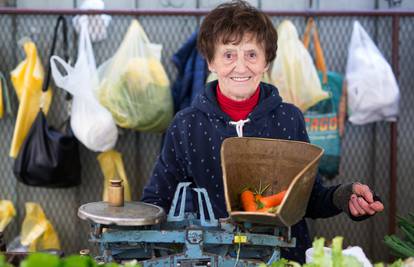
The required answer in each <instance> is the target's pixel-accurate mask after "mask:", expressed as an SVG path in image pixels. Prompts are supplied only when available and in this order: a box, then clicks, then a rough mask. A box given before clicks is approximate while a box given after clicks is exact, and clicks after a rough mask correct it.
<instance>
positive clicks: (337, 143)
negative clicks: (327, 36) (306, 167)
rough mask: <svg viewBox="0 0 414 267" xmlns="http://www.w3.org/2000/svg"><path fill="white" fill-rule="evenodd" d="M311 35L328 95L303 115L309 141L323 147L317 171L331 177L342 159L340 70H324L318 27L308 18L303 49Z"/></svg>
mask: <svg viewBox="0 0 414 267" xmlns="http://www.w3.org/2000/svg"><path fill="white" fill-rule="evenodd" d="M312 30H313V31H312ZM311 32H312V34H311ZM311 36H312V39H313V46H314V49H315V64H316V67H317V69H318V75H319V78H320V80H321V84H322V89H323V90H324V91H325V92H328V93H329V95H330V97H329V98H328V99H325V100H322V101H320V102H318V103H317V104H316V105H314V106H312V107H310V108H309V109H308V110H307V111H306V112H305V113H304V117H305V123H306V129H307V132H308V135H309V140H310V142H311V143H312V144H315V145H318V146H320V147H322V148H323V149H324V150H325V153H324V154H323V156H322V158H321V161H320V163H319V172H320V173H321V174H322V175H324V176H325V177H327V178H334V177H335V176H336V175H337V174H338V173H339V164H340V159H341V138H340V124H339V123H338V121H339V116H338V114H339V106H340V101H341V96H342V83H343V76H342V75H341V74H340V73H337V72H333V71H328V70H327V68H326V64H325V56H324V54H323V50H322V46H321V43H320V41H319V35H318V31H317V27H316V24H315V21H314V20H313V19H312V18H310V19H309V20H308V23H307V25H306V29H305V33H304V35H303V43H304V45H305V47H306V49H308V47H309V43H310V40H311ZM343 115H344V114H343Z"/></svg>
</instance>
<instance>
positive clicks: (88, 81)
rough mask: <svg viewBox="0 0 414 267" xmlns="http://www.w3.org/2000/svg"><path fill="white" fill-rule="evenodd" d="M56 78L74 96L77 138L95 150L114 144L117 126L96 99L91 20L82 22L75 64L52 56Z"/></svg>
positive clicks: (74, 127) (109, 147)
mask: <svg viewBox="0 0 414 267" xmlns="http://www.w3.org/2000/svg"><path fill="white" fill-rule="evenodd" d="M56 62H58V63H59V64H60V65H61V67H62V68H63V69H64V70H65V72H66V73H67V74H66V75H63V74H62V73H61V72H60V70H59V68H58V67H57V66H56ZM50 64H51V68H52V75H53V79H54V80H55V83H56V85H57V86H59V87H61V88H63V89H64V90H66V91H68V92H69V93H71V94H72V95H73V96H74V97H73V103H72V114H71V127H72V130H73V133H74V134H75V136H76V138H77V139H78V140H79V141H80V142H81V143H82V144H84V145H85V146H86V147H87V148H89V149H90V150H92V151H100V152H102V151H107V150H110V149H112V148H113V147H114V146H115V143H116V140H117V138H118V129H117V128H116V125H115V122H114V120H113V118H112V115H111V113H109V111H108V110H106V109H105V108H104V107H103V106H102V105H101V104H100V103H99V102H98V100H97V98H96V96H95V90H96V89H97V87H98V72H97V69H96V64H95V58H94V55H93V50H92V45H91V41H90V39H89V34H88V23H87V20H84V21H83V22H82V23H81V33H80V36H79V49H78V59H77V61H76V64H75V66H74V67H72V66H70V65H69V64H68V63H66V62H65V61H64V60H63V59H61V58H60V57H57V56H52V57H51V59H50Z"/></svg>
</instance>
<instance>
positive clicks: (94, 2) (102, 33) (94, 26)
mask: <svg viewBox="0 0 414 267" xmlns="http://www.w3.org/2000/svg"><path fill="white" fill-rule="evenodd" d="M79 8H80V9H87V10H88V9H89V10H90V9H94V10H104V9H105V3H104V1H103V0H84V1H83V2H82V3H81V4H80V7H79ZM83 19H87V20H88V25H89V28H88V31H89V35H90V38H91V41H92V42H99V41H102V40H105V39H106V38H107V37H108V30H107V28H108V26H109V23H110V22H111V19H112V18H111V16H109V15H106V14H102V15H77V16H75V17H74V18H73V20H72V23H73V27H74V28H75V30H76V32H77V33H80V29H81V23H80V22H81V20H83Z"/></svg>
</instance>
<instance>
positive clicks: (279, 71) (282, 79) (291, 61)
mask: <svg viewBox="0 0 414 267" xmlns="http://www.w3.org/2000/svg"><path fill="white" fill-rule="evenodd" d="M277 34H278V41H277V46H278V49H277V55H276V59H275V61H274V62H273V66H272V68H271V70H270V83H272V84H274V85H275V86H276V87H277V89H278V90H279V94H280V95H281V96H282V98H283V101H285V102H288V103H293V104H295V105H296V106H297V107H298V108H300V110H302V111H306V110H307V109H308V108H310V107H311V106H313V105H315V104H316V103H318V102H319V101H321V100H324V99H327V98H329V94H328V93H327V92H325V91H323V90H322V86H321V83H320V81H319V77H318V73H317V71H316V68H315V65H314V64H313V60H312V58H311V56H310V54H309V52H308V50H307V49H306V48H305V46H304V45H303V43H302V41H301V40H300V39H299V36H298V33H297V31H296V28H295V26H294V25H293V23H292V22H291V21H289V20H285V21H283V22H282V23H281V24H280V25H279V27H278V28H277Z"/></svg>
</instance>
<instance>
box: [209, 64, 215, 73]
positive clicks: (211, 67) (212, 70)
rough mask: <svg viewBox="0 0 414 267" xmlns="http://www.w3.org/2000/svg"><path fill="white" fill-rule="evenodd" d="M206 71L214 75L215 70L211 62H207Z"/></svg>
mask: <svg viewBox="0 0 414 267" xmlns="http://www.w3.org/2000/svg"><path fill="white" fill-rule="evenodd" d="M207 66H208V70H209V71H210V72H212V73H216V68H215V67H214V64H213V63H211V62H207Z"/></svg>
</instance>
